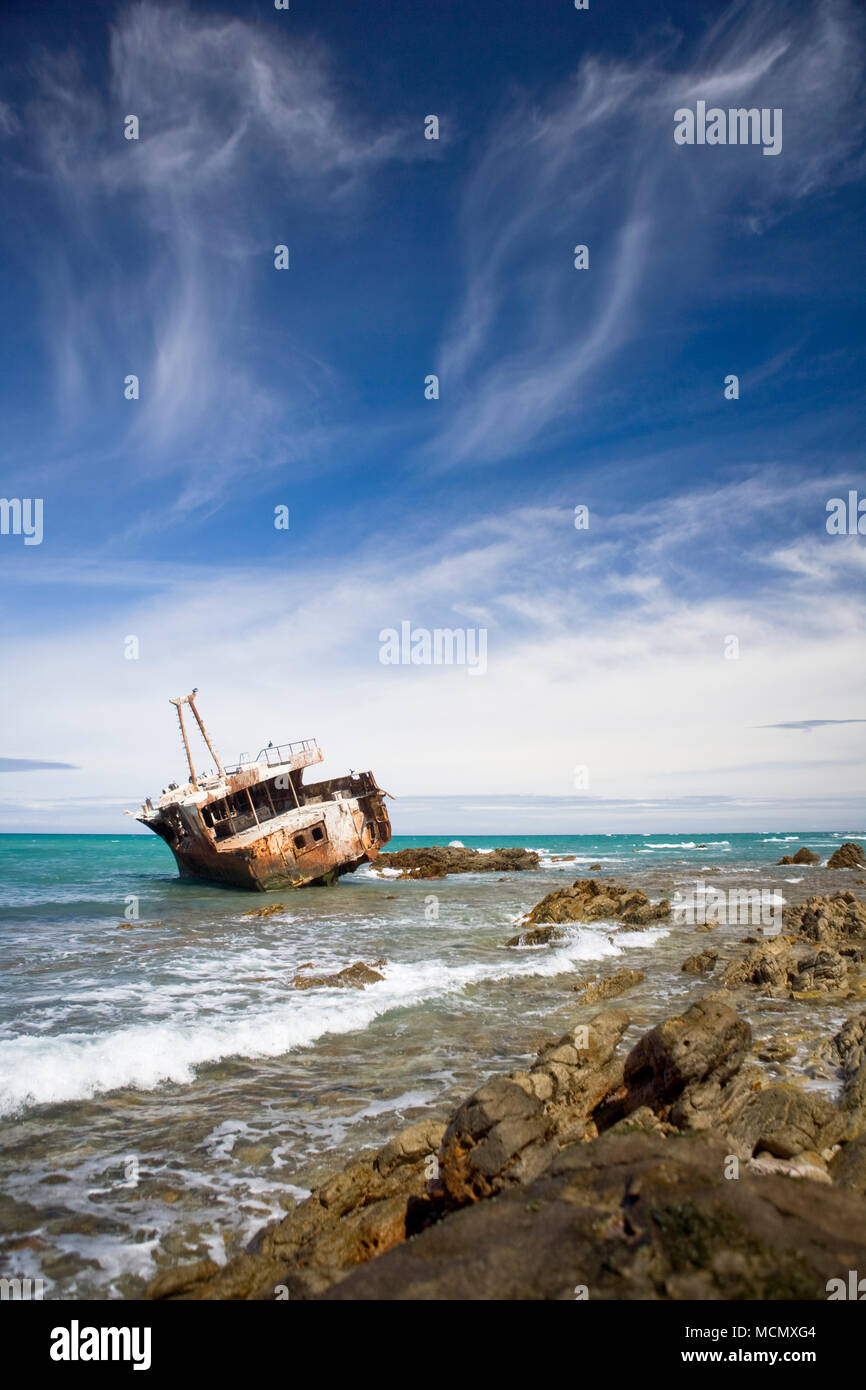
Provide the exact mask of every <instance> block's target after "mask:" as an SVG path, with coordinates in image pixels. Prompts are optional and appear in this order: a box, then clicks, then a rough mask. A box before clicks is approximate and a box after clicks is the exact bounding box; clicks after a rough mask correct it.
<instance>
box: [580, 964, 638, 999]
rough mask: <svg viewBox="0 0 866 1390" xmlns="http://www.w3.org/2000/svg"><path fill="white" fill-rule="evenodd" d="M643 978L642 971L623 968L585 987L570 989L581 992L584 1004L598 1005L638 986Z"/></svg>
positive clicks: (591, 981) (590, 982)
mask: <svg viewBox="0 0 866 1390" xmlns="http://www.w3.org/2000/svg"><path fill="white" fill-rule="evenodd" d="M643 977H644V974H643V971H642V970H629V969H628V968H627V967H625V966H623V968H622V969H621V970H617V971H616V972H615V973H614V974H613V975H608V976H606V977H605V978H603V979H601V980H590V981H589V983H588V984H585V985H572V989H575V990H582V991H583V1002H584V1004H600V1003H602V1001H603V1000H605V999H615V998H616V997H617V995H619V994H624V993H625V991H626V990H627V989H632V988H633V987H634V986H635V985H639V984H640V982H641V980H642V979H643Z"/></svg>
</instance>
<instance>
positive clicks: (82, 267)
mask: <svg viewBox="0 0 866 1390" xmlns="http://www.w3.org/2000/svg"><path fill="white" fill-rule="evenodd" d="M33 66H34V70H35V73H36V82H35V86H34V91H33V95H32V97H31V99H30V100H29V101H28V102H26V103H22V105H21V107H20V108H19V109H18V110H17V111H16V110H13V109H12V108H11V107H10V106H4V107H3V108H2V111H0V128H2V129H3V130H5V132H6V133H7V134H8V136H9V138H8V139H7V140H6V142H5V145H4V152H5V160H6V171H7V173H8V174H9V176H10V177H11V178H12V179H13V180H15V181H16V186H17V189H18V191H19V193H20V194H21V195H22V196H23V195H24V193H25V192H27V193H28V194H33V191H34V190H37V191H38V213H37V212H34V213H33V215H32V216H31V220H30V224H29V227H28V234H29V239H28V247H27V263H28V270H29V273H30V274H32V275H35V277H36V280H37V283H38V287H39V290H40V293H41V298H42V304H43V309H42V342H43V347H44V351H45V354H46V359H47V360H48V361H49V362H50V364H51V370H50V374H49V379H50V383H51V389H52V391H53V393H54V395H55V403H56V407H57V412H58V421H59V424H60V425H61V431H60V432H59V435H58V439H57V440H56V442H55V448H56V449H57V452H58V456H59V458H62V459H63V460H64V466H65V470H66V471H67V472H68V471H69V468H70V466H71V460H74V461H75V462H76V463H77V464H78V466H81V461H82V460H83V458H85V457H86V459H87V465H86V466H87V469H88V472H89V474H90V476H91V477H92V475H93V470H94V469H95V468H96V469H101V470H103V471H104V472H105V473H106V474H107V475H111V474H112V473H113V474H115V476H116V475H117V473H118V471H119V472H120V475H121V477H122V478H124V479H128V478H129V477H130V476H131V475H132V474H135V475H137V476H139V477H148V478H151V479H153V478H159V477H162V478H164V479H169V480H171V481H172V482H176V483H179V484H180V485H179V486H177V487H176V488H175V489H174V496H173V499H172V502H171V505H170V509H169V511H168V518H169V519H174V520H175V521H176V520H178V519H181V518H183V517H184V516H185V515H186V514H187V513H189V512H190V511H192V510H194V509H196V508H199V507H201V506H203V505H207V503H208V502H209V501H210V500H212V499H214V498H217V499H219V498H221V497H223V496H224V495H225V493H226V491H228V490H230V489H231V487H232V486H233V485H234V484H236V483H237V482H238V480H239V479H241V478H243V476H244V475H245V474H248V473H249V472H250V470H252V469H255V470H256V471H257V473H258V475H259V476H262V475H263V474H265V473H266V472H267V470H268V469H273V468H276V467H277V466H279V465H280V464H283V463H285V462H286V460H287V459H291V460H294V461H296V462H297V461H298V459H299V456H300V455H303V453H304V445H305V441H306V446H307V449H308V451H309V452H310V453H311V454H314V455H315V456H316V457H317V458H319V460H321V459H322V458H323V457H326V456H327V454H328V451H329V446H330V442H331V439H330V433H329V429H330V430H333V428H334V424H335V422H333V421H328V422H325V421H324V420H323V418H322V410H321V401H322V399H323V397H325V396H330V395H332V394H333V393H334V387H335V377H334V371H333V369H332V367H331V366H330V364H329V362H328V361H327V360H326V359H325V358H323V357H322V356H320V355H319V354H317V353H316V351H315V350H311V348H310V346H309V345H308V344H307V343H305V341H304V338H303V335H302V334H301V333H293V331H292V324H291V321H290V322H289V323H288V324H287V325H286V327H285V329H284V331H283V332H282V333H281V335H280V337H279V340H278V342H277V341H272V340H271V335H270V333H269V331H268V329H267V326H266V325H263V322H262V315H261V312H260V307H261V306H260V296H261V295H262V293H263V289H264V286H265V284H266V280H265V278H264V277H266V276H267V275H268V274H269V273H270V274H272V275H273V274H275V272H274V271H273V248H274V246H275V244H278V243H281V242H284V241H286V240H291V237H292V232H293V229H294V228H295V227H296V226H297V224H298V222H299V220H302V221H304V225H305V226H308V225H315V220H316V218H319V219H323V220H324V221H325V222H326V223H327V225H328V226H329V227H330V228H331V230H332V232H333V231H334V229H339V228H340V227H341V226H345V227H348V225H349V222H348V217H349V214H350V212H351V211H352V210H353V209H355V208H356V207H357V204H358V201H359V199H362V198H363V195H364V191H365V189H366V188H367V186H368V183H369V180H370V178H371V177H372V175H373V174H374V172H375V171H376V170H378V169H380V168H382V167H383V166H384V165H385V164H387V163H388V162H389V161H392V160H395V159H397V160H401V159H406V158H410V157H414V156H415V155H417V153H418V151H419V144H418V141H417V139H416V140H415V142H414V147H413V151H414V152H413V153H411V154H410V147H409V144H408V142H407V139H406V131H405V126H404V124H403V123H402V121H401V118H400V117H399V116H398V117H397V118H395V119H394V120H393V121H392V122H391V123H389V124H388V125H387V126H383V125H381V124H379V125H375V124H373V123H371V122H369V121H367V120H366V119H365V118H364V117H363V115H362V114H361V113H359V112H358V111H355V110H352V109H350V108H349V106H348V105H347V103H346V101H345V98H344V97H343V95H342V93H341V91H340V87H339V82H338V80H337V78H336V77H335V75H334V73H333V70H332V67H331V61H330V57H329V55H328V52H327V50H326V49H325V48H324V47H323V46H322V45H320V44H318V43H315V42H313V41H300V40H297V39H292V40H291V41H289V39H288V38H287V37H285V36H283V35H281V34H280V33H279V32H278V31H275V30H274V29H273V28H263V27H262V26H260V25H256V24H253V23H251V22H250V21H249V20H246V19H240V18H234V17H231V16H229V15H220V14H208V13H203V12H194V11H192V10H189V9H187V8H184V7H181V6H179V5H176V4H156V3H152V0H141V3H137V4H134V5H131V6H129V7H127V8H124V9H122V10H120V11H118V13H117V16H116V19H115V21H114V25H113V28H112V30H111V36H110V44H109V52H108V85H107V87H105V88H103V87H101V86H96V85H94V84H93V82H92V81H90V80H89V79H88V77H87V75H86V73H85V69H84V66H83V64H82V62H81V61H80V60H79V55H78V54H77V53H76V52H75V51H67V52H63V53H56V52H55V53H49V52H42V53H41V54H39V55H38V56H36V55H34V63H33ZM129 114H134V115H135V116H137V117H138V120H139V123H140V138H139V139H138V140H126V139H125V138H124V133H123V132H124V121H125V117H126V116H127V115H129ZM421 153H423V141H422V142H421ZM46 208H49V209H51V215H50V216H46ZM58 224H60V225H62V226H63V236H62V238H56V237H55V235H54V228H55V227H56V226H57V225H58ZM309 234H310V233H309V232H308V235H309ZM277 346H278V350H279V357H280V370H279V371H278V370H275V367H274V362H273V353H274V350H275V349H276V348H277ZM129 373H134V374H135V375H136V376H138V377H139V380H140V392H141V395H140V399H139V400H138V401H136V402H135V403H134V404H130V403H128V402H124V401H123V400H122V390H123V381H124V377H125V376H126V375H127V374H129ZM102 421H106V422H107V423H108V428H107V429H106V430H105V431H104V433H103V434H100V432H99V422H102ZM326 424H327V426H328V428H323V426H324V425H326ZM64 456H65V457H64ZM145 511H146V509H145ZM166 519H167V517H166V510H165V509H163V512H162V524H165V521H166ZM142 524H143V521H142V516H141V515H140V516H139V519H138V525H139V527H140V526H141V525H142ZM158 525H159V522H158V521H157V519H156V517H155V516H154V517H152V518H151V527H158Z"/></svg>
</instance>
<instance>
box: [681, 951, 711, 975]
mask: <svg viewBox="0 0 866 1390" xmlns="http://www.w3.org/2000/svg"><path fill="white" fill-rule="evenodd" d="M718 959H719V953H718V951H716V950H714V949H713V947H712V946H707V948H706V950H704V951H699V952H698V954H697V955H695V956H687V957H686V959H685V960H684V961H683V963H682V965H681V966H680V970H683V971H685V973H686V974H687V975H705V974H709V972H710V971H711V970H714V969H715V966H716V961H717V960H718Z"/></svg>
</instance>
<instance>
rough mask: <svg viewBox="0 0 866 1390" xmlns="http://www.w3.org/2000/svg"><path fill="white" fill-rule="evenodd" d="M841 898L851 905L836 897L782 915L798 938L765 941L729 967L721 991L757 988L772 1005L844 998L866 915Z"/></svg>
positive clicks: (859, 906) (809, 901)
mask: <svg viewBox="0 0 866 1390" xmlns="http://www.w3.org/2000/svg"><path fill="white" fill-rule="evenodd" d="M846 896H848V897H851V898H852V901H851V902H850V903H849V902H847V901H845V902H841V903H840V902H837V899H841V897H842V895H841V894H837V898H836V899H829V898H820V897H819V898H809V899H807V901H806V903H805V904H803V905H802V906H801V907H799V908H796V909H793V910H786V912H785V919H784V920H785V926H786V928H787V927H789V926H790V927H792V928H793V929H794V930H795V931H797V930H799V931H800V933H801V934H800V935H799V936H796V937H795V936H791V935H788V934H787V932H786V934H785V935H784V936H781V935H780V936H774V937H769V938H766V939H765V940H763V941H761V942H759V943H758V944H757V945H756V946H755V948H754V950H752V951H751V952H750V953H749V955H748V956H746V957H745V959H743V960H738V961H732V962H731V964H730V965H729V966H728V968H727V970H726V971H725V974H724V985H725V988H726V989H737V988H739V987H741V986H742V985H759V986H760V987H761V989H762V992H763V993H764V994H768V995H770V996H771V997H772V998H775V999H792V998H801V997H805V996H808V995H810V994H822V993H823V994H827V993H831V994H832V993H840V992H846V993H847V992H848V990H849V978H848V976H849V967H850V963H851V960H852V959H859V955H860V948H859V947H858V946H855V945H852V942H853V941H854V940H855V939H859V934H860V933H861V930H864V929H866V915H864V914H863V909H862V904H860V903H857V902H856V900H854V899H853V895H846ZM747 939H748V938H747ZM864 939H866V938H864ZM813 943H816V944H813ZM837 947H841V949H836V948H837Z"/></svg>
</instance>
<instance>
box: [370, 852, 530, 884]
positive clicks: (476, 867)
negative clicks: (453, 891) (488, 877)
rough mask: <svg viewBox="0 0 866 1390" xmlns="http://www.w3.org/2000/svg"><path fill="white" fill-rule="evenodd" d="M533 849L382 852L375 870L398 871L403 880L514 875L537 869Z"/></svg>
mask: <svg viewBox="0 0 866 1390" xmlns="http://www.w3.org/2000/svg"><path fill="white" fill-rule="evenodd" d="M539 860H540V855H539V854H538V853H537V851H536V850H534V849H513V848H512V849H501V848H500V849H491V850H483V851H482V850H478V849H467V848H466V847H465V845H425V846H422V847H421V848H420V849H398V850H394V851H393V852H391V853H388V852H387V851H386V852H383V853H382V854H380V855H379V857H378V858H377V860H376V868H377V869H378V870H380V871H381V870H382V869H399V870H400V874H399V877H400V878H445V877H446V876H447V875H448V874H513V873H521V872H524V871H525V870H527V869H537V868H538V865H539Z"/></svg>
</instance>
